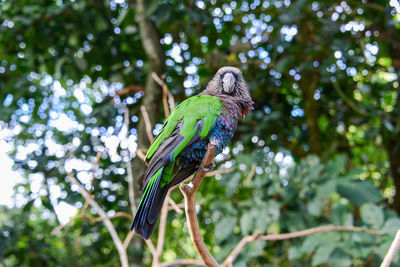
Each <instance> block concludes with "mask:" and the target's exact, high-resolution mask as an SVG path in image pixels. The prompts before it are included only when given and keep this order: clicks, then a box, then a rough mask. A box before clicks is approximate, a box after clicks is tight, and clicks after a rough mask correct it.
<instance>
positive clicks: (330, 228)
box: [222, 224, 400, 267]
mask: <svg viewBox="0 0 400 267" xmlns="http://www.w3.org/2000/svg"><path fill="white" fill-rule="evenodd" d="M331 231H349V232H365V233H368V234H371V235H381V234H382V232H380V231H376V230H372V229H366V228H362V227H357V226H335V225H332V224H329V225H324V226H318V227H314V228H309V229H306V230H302V231H298V232H292V233H285V234H271V235H260V232H259V231H256V233H254V234H253V235H248V236H245V237H243V238H242V240H241V241H240V242H239V243H238V244H237V245H236V247H235V248H234V249H233V250H232V252H231V253H230V254H229V256H228V257H227V258H226V260H225V261H224V263H223V264H222V266H223V267H227V266H231V265H232V263H233V262H234V261H235V260H236V258H237V257H238V256H239V254H240V252H241V251H242V250H243V248H244V247H245V246H246V245H247V244H248V243H250V242H253V241H256V240H262V241H278V240H286V239H293V238H298V237H303V236H307V235H313V234H317V233H324V232H331ZM399 239H400V234H399ZM399 245H400V240H399Z"/></svg>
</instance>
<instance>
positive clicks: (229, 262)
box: [221, 230, 261, 267]
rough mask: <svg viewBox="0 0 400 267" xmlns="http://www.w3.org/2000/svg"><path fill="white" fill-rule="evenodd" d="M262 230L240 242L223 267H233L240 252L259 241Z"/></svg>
mask: <svg viewBox="0 0 400 267" xmlns="http://www.w3.org/2000/svg"><path fill="white" fill-rule="evenodd" d="M260 233H261V232H260V230H257V231H256V232H255V233H254V234H253V235H248V236H245V237H243V238H242V240H240V242H239V243H238V244H237V245H236V247H235V248H234V249H233V250H232V252H231V253H230V254H229V255H228V257H226V259H225V261H224V263H222V265H221V266H222V267H227V266H231V265H232V263H233V262H234V261H235V260H236V258H237V257H238V256H239V254H240V252H241V251H242V250H243V248H244V247H245V246H246V245H247V243H250V242H253V241H254V240H256V239H257V237H258V236H259V235H260Z"/></svg>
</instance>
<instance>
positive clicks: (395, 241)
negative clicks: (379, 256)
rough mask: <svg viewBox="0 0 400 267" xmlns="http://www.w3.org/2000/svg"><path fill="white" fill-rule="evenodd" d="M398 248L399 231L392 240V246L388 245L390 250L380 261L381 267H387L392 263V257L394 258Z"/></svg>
mask: <svg viewBox="0 0 400 267" xmlns="http://www.w3.org/2000/svg"><path fill="white" fill-rule="evenodd" d="M399 247H400V229H399V230H397V233H396V236H395V237H394V239H393V242H392V244H391V245H390V248H389V250H388V252H387V254H386V256H385V258H384V259H383V261H382V264H381V267H389V266H390V264H391V263H392V261H393V259H394V256H396V253H397V250H399Z"/></svg>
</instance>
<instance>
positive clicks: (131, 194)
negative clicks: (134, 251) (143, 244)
mask: <svg viewBox="0 0 400 267" xmlns="http://www.w3.org/2000/svg"><path fill="white" fill-rule="evenodd" d="M124 124H125V127H126V138H127V139H128V137H129V108H128V107H125V114H124ZM126 151H127V152H128V160H127V161H126V171H127V174H128V194H129V202H130V206H131V211H132V214H135V212H136V205H135V191H134V188H133V173H132V164H131V152H130V150H129V145H128V146H127V148H126Z"/></svg>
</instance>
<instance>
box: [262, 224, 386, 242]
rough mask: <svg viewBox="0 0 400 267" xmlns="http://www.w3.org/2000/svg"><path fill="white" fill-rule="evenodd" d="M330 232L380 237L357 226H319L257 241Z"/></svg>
mask: <svg viewBox="0 0 400 267" xmlns="http://www.w3.org/2000/svg"><path fill="white" fill-rule="evenodd" d="M330 231H350V232H351V231H353V232H365V233H368V234H371V235H381V234H382V232H381V231H377V230H372V229H366V228H362V227H357V226H335V225H333V224H329V225H324V226H319V227H314V228H310V229H307V230H302V231H298V232H293V233H286V234H272V235H263V236H259V237H258V238H257V240H268V241H276V240H284V239H292V238H298V237H302V236H307V235H312V234H316V233H323V232H330Z"/></svg>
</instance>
